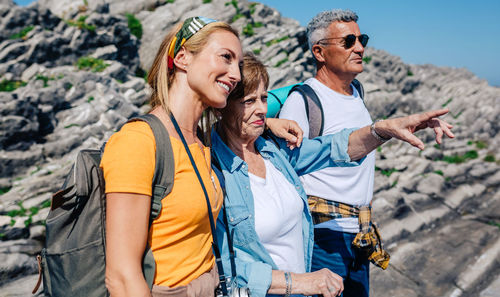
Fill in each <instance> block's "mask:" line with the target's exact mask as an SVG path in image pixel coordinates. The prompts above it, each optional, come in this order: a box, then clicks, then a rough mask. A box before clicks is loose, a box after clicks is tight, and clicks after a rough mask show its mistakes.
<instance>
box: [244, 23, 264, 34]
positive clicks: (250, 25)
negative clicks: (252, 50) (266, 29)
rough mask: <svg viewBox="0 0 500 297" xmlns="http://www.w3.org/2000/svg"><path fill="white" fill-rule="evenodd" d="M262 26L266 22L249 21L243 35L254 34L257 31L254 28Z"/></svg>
mask: <svg viewBox="0 0 500 297" xmlns="http://www.w3.org/2000/svg"><path fill="white" fill-rule="evenodd" d="M262 26H264V24H262V23H261V22H255V23H248V24H246V26H245V27H243V35H245V36H248V37H250V36H253V34H254V33H255V32H254V31H253V28H260V27H262Z"/></svg>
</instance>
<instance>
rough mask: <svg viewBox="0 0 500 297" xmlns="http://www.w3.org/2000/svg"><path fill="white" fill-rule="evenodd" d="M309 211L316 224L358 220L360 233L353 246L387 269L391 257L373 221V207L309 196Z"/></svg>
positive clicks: (374, 262) (377, 264)
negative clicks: (334, 220) (348, 219)
mask: <svg viewBox="0 0 500 297" xmlns="http://www.w3.org/2000/svg"><path fill="white" fill-rule="evenodd" d="M308 202H309V209H310V210H311V215H312V219H313V222H314V224H319V223H323V222H327V221H329V220H333V219H339V218H356V217H357V218H358V221H359V228H360V231H359V233H358V234H356V237H355V238H354V240H353V242H352V245H353V246H354V247H355V248H356V249H357V250H358V251H359V252H360V253H362V254H363V255H365V256H366V257H367V258H368V260H370V261H371V262H372V263H373V264H374V265H376V266H378V267H380V268H382V269H386V268H387V266H388V265H389V259H390V255H389V254H388V253H387V252H386V251H385V250H384V248H383V245H382V238H381V237H380V232H379V230H378V228H377V225H376V224H375V223H373V222H372V220H371V212H372V207H371V205H368V206H360V207H358V206H354V205H349V204H344V203H340V202H335V201H329V200H326V199H323V198H319V197H316V196H309V197H308Z"/></svg>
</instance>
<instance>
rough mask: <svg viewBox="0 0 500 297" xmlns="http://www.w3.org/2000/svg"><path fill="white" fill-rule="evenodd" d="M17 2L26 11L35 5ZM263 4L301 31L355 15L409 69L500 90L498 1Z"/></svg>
mask: <svg viewBox="0 0 500 297" xmlns="http://www.w3.org/2000/svg"><path fill="white" fill-rule="evenodd" d="M15 1H16V3H18V4H20V5H26V4H27V3H30V2H32V1H33V0H15ZM75 1H76V0H75ZM89 1H92V0H89ZM178 1H184V0H178ZM200 1H201V0H200ZM260 2H261V3H264V4H266V5H268V6H271V7H273V8H275V9H277V10H278V11H280V12H281V14H282V15H283V16H285V17H290V18H293V19H296V20H298V21H299V22H300V23H301V25H303V26H306V25H307V23H308V21H309V20H310V19H311V18H312V17H313V16H314V15H316V14H317V13H318V12H320V11H323V10H329V9H333V8H343V9H351V10H353V11H355V12H356V13H357V14H358V15H359V21H358V23H359V26H360V28H361V31H362V32H364V33H366V34H368V35H369V36H370V42H369V43H368V45H369V46H372V47H375V48H378V49H383V50H385V51H387V52H389V53H391V54H393V55H397V56H400V57H401V58H402V60H403V61H404V62H405V63H409V64H434V65H438V66H452V67H465V68H467V69H469V70H470V71H472V72H473V73H475V74H476V75H477V76H479V77H480V78H483V79H487V80H488V82H489V83H490V84H491V85H495V86H500V0H475V1H472V0H418V1H405V0H379V1H375V0H356V1H353V0H314V1H313V0H300V1H299V0H261V1H260Z"/></svg>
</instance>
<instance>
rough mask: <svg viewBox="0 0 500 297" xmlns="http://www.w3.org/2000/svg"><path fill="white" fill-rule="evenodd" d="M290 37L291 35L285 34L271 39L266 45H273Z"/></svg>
mask: <svg viewBox="0 0 500 297" xmlns="http://www.w3.org/2000/svg"><path fill="white" fill-rule="evenodd" d="M289 38H290V36H288V35H286V36H283V37H281V38H278V39H273V40H270V41H268V42H266V46H267V47H269V46H271V45H273V44H276V43H278V42H282V41H284V40H287V39H289Z"/></svg>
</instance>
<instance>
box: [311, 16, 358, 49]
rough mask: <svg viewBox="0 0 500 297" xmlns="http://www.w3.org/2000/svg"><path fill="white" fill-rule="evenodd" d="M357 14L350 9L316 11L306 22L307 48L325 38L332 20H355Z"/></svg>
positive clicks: (356, 19)
mask: <svg viewBox="0 0 500 297" xmlns="http://www.w3.org/2000/svg"><path fill="white" fill-rule="evenodd" d="M357 21H358V15H357V14H356V13H355V12H353V11H350V10H343V9H333V10H328V11H323V12H320V13H318V14H317V15H316V16H315V17H314V18H313V19H312V20H311V21H310V22H309V24H307V42H308V44H309V49H310V50H312V46H313V45H314V44H315V43H317V42H318V41H320V40H321V39H323V38H326V34H327V29H328V26H330V24H331V23H333V22H357ZM313 56H314V55H313Z"/></svg>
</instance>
